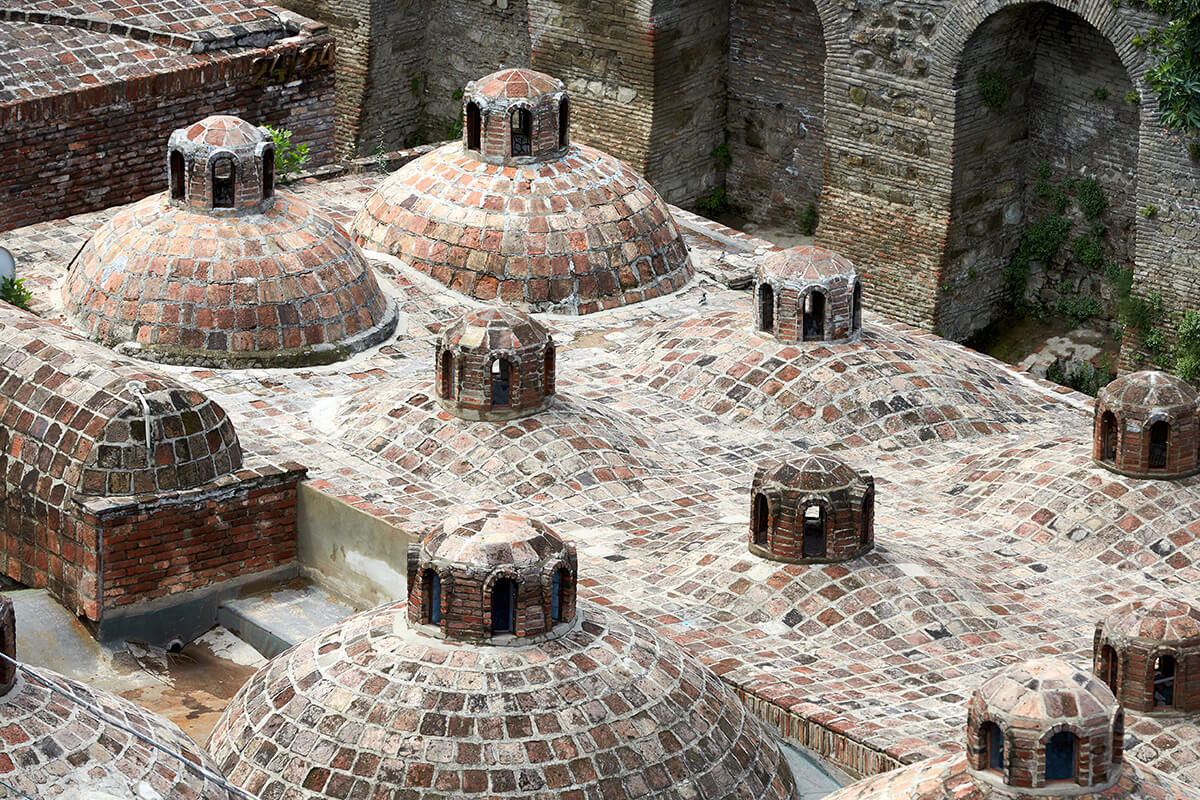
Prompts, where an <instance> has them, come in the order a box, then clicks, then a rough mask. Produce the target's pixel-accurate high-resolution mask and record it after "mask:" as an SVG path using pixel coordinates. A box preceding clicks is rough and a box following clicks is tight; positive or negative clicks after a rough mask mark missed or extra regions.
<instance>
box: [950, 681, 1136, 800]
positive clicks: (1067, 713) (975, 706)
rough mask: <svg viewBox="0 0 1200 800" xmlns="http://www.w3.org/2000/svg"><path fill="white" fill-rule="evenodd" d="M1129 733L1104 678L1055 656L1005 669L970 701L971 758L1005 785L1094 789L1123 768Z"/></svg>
mask: <svg viewBox="0 0 1200 800" xmlns="http://www.w3.org/2000/svg"><path fill="white" fill-rule="evenodd" d="M1124 731H1125V727H1124V716H1123V713H1122V711H1121V707H1120V706H1119V705H1118V704H1117V701H1116V698H1114V697H1113V694H1112V692H1111V691H1109V689H1108V687H1107V686H1105V685H1104V682H1103V681H1101V680H1100V679H1099V678H1098V677H1096V676H1095V675H1093V674H1092V673H1091V672H1089V671H1087V670H1084V669H1080V668H1079V667H1076V666H1074V665H1073V664H1069V663H1067V662H1065V661H1061V660H1059V659H1057V658H1039V659H1034V660H1032V661H1026V662H1023V663H1021V664H1016V665H1014V666H1010V667H1006V668H1004V669H1002V670H1001V671H1000V672H998V673H997V674H995V675H993V676H992V677H990V678H988V679H987V680H986V681H984V682H983V684H982V685H980V686H979V688H977V689H976V690H975V692H974V693H973V694H972V695H971V699H970V701H969V702H968V704H967V754H968V761H969V763H970V764H971V766H972V769H973V770H974V771H976V772H977V773H978V775H979V776H981V777H983V778H985V779H987V780H989V781H995V782H998V783H1000V784H1002V785H1005V786H1013V787H1021V788H1023V789H1040V788H1043V787H1046V786H1047V785H1051V786H1053V787H1054V788H1055V789H1056V790H1057V792H1058V793H1065V792H1070V793H1076V792H1077V791H1082V790H1087V789H1097V788H1099V787H1101V786H1103V785H1104V784H1106V783H1108V782H1110V781H1111V780H1113V779H1115V778H1116V776H1117V774H1118V773H1119V772H1120V765H1121V761H1122V753H1123V750H1124V746H1123V741H1124Z"/></svg>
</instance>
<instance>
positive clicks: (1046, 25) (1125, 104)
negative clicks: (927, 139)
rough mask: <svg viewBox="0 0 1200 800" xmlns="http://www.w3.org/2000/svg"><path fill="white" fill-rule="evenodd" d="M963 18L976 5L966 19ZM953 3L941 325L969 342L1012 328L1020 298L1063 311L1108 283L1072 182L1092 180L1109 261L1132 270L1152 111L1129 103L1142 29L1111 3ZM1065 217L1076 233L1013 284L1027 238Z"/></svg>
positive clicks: (948, 27)
mask: <svg viewBox="0 0 1200 800" xmlns="http://www.w3.org/2000/svg"><path fill="white" fill-rule="evenodd" d="M965 6H973V8H971V9H966V8H965ZM1065 6H1066V4H1065V3H1061V4H1060V3H1057V2H1034V3H1018V2H1013V3H1006V4H1004V5H1003V6H1002V7H999V8H997V6H996V5H995V4H957V5H956V6H954V7H953V8H952V9H951V10H950V13H949V15H948V17H947V19H946V20H945V21H944V22H943V23H942V24H941V25H940V26H939V29H940V30H941V31H943V32H944V33H943V34H942V35H941V37H940V38H939V39H938V40H937V43H936V46H935V53H936V56H935V59H934V62H935V63H934V67H933V70H932V72H933V74H934V75H935V76H936V77H937V78H939V79H940V80H944V81H945V83H946V85H948V86H952V87H953V98H954V99H953V103H954V117H953V118H954V144H953V149H952V151H951V152H952V153H953V162H952V165H951V173H952V174H951V176H950V177H951V180H950V186H951V193H950V209H949V226H948V228H947V231H946V240H945V247H944V251H943V254H942V259H941V267H940V273H941V274H940V275H939V276H938V285H939V286H940V287H943V288H944V289H945V290H944V291H939V292H938V297H937V301H936V302H937V306H938V307H937V311H936V318H937V324H938V327H939V328H940V329H941V330H942V331H943V332H944V333H945V334H946V335H948V336H949V337H951V338H956V339H963V338H966V337H967V336H969V335H970V334H971V333H973V332H975V331H977V330H979V329H981V328H983V327H985V326H986V325H988V324H990V323H995V322H1000V321H1002V320H1003V319H1004V317H1005V315H1006V313H1007V309H1008V305H1009V301H1010V299H1011V298H1023V299H1025V300H1027V301H1029V302H1037V301H1042V302H1046V303H1048V304H1050V305H1051V306H1053V305H1054V303H1055V301H1056V300H1057V296H1058V288H1057V287H1058V286H1059V285H1060V283H1062V282H1063V281H1067V282H1069V283H1070V284H1071V285H1072V286H1073V287H1074V286H1081V287H1082V288H1081V291H1083V292H1084V293H1087V294H1096V295H1098V294H1099V292H1100V289H1101V283H1102V282H1103V281H1104V277H1103V275H1102V274H1101V272H1102V271H1100V270H1096V269H1095V268H1094V266H1093V267H1087V266H1086V265H1083V264H1080V263H1078V261H1077V260H1076V259H1075V257H1074V255H1073V251H1072V243H1073V242H1074V240H1075V239H1076V238H1077V237H1079V236H1080V235H1081V234H1084V233H1087V232H1089V231H1090V229H1091V224H1092V222H1091V221H1090V220H1085V219H1084V217H1083V215H1081V214H1079V213H1078V211H1077V207H1078V204H1077V201H1076V200H1074V199H1073V198H1071V197H1070V195H1071V194H1072V193H1071V192H1070V191H1068V198H1069V200H1068V206H1067V210H1066V211H1065V212H1063V211H1062V210H1061V207H1060V205H1059V203H1060V201H1059V200H1058V199H1056V196H1055V194H1056V192H1055V191H1054V190H1056V189H1058V188H1059V187H1061V186H1062V185H1063V184H1064V182H1065V181H1067V180H1068V179H1080V178H1089V179H1095V180H1096V181H1097V182H1098V184H1099V185H1100V188H1101V189H1102V191H1103V193H1104V195H1105V198H1106V199H1107V201H1108V207H1107V209H1106V210H1105V212H1104V214H1103V216H1102V217H1101V220H1100V221H1101V222H1103V223H1104V225H1105V226H1106V229H1107V233H1106V234H1105V236H1104V237H1103V239H1102V240H1101V241H1102V245H1103V249H1104V251H1105V256H1106V257H1107V258H1109V259H1111V260H1115V261H1118V262H1121V263H1132V262H1133V259H1134V244H1135V242H1134V237H1135V230H1136V227H1137V213H1136V210H1137V207H1138V206H1137V190H1138V183H1137V171H1138V170H1137V164H1138V154H1139V149H1140V142H1141V139H1142V133H1141V132H1142V131H1143V130H1144V129H1145V127H1146V125H1145V122H1146V118H1147V117H1146V114H1147V107H1148V106H1151V105H1153V104H1151V103H1144V104H1142V106H1138V105H1134V104H1132V103H1130V102H1129V101H1128V100H1126V95H1127V94H1128V93H1129V92H1131V91H1133V90H1134V89H1135V88H1136V87H1139V86H1140V85H1141V84H1140V80H1139V79H1140V77H1141V75H1142V74H1144V71H1145V70H1144V66H1143V65H1142V63H1141V56H1140V55H1137V54H1135V53H1132V52H1130V51H1131V50H1135V48H1132V46H1131V45H1130V44H1129V41H1130V39H1131V38H1132V36H1133V31H1132V30H1131V29H1129V28H1128V26H1127V25H1125V24H1124V23H1122V22H1121V21H1120V20H1119V19H1118V18H1117V17H1116V16H1115V15H1114V13H1113V11H1112V9H1111V8H1109V7H1108V5H1107V3H1100V2H1095V0H1087V2H1085V3H1083V4H1081V5H1080V6H1079V7H1078V9H1068V8H1066V7H1065ZM1056 215H1061V216H1063V217H1065V218H1066V219H1067V220H1068V221H1071V222H1072V224H1071V226H1070V229H1069V231H1068V233H1067V236H1066V239H1065V240H1064V243H1063V245H1062V246H1061V247H1060V248H1059V249H1058V252H1057V254H1056V255H1055V256H1054V257H1053V258H1052V259H1050V260H1049V261H1048V263H1046V264H1042V263H1040V262H1037V261H1036V259H1035V263H1033V264H1032V268H1031V275H1030V278H1029V279H1028V280H1023V279H1020V278H1018V279H1017V280H1015V281H1014V280H1006V277H1005V271H1006V268H1007V267H1008V266H1009V264H1010V261H1011V260H1012V258H1013V255H1014V254H1015V253H1016V251H1017V249H1018V246H1019V244H1020V241H1021V237H1022V234H1023V233H1024V232H1025V231H1027V230H1029V229H1030V228H1031V227H1032V226H1033V225H1035V224H1037V223H1038V222H1039V221H1043V220H1046V219H1048V218H1050V217H1053V216H1056Z"/></svg>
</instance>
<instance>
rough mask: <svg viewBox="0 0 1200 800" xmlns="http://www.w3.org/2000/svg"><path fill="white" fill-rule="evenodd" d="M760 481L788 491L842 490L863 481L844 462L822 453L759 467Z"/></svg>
mask: <svg viewBox="0 0 1200 800" xmlns="http://www.w3.org/2000/svg"><path fill="white" fill-rule="evenodd" d="M759 480H760V481H761V482H762V483H763V484H768V483H770V484H775V485H777V486H780V487H782V488H787V489H800V490H804V491H827V490H830V489H841V488H844V487H846V486H850V485H851V484H853V483H856V482H858V481H861V480H862V477H861V476H860V475H859V474H858V473H857V472H856V471H855V470H854V469H853V468H852V467H851V466H850V465H849V464H847V463H846V462H845V461H842V460H841V459H840V458H837V457H835V456H831V455H828V454H823V453H807V454H805V455H803V456H799V457H797V458H789V459H787V460H785V461H780V462H779V463H777V464H775V465H773V466H768V467H763V468H760V470H759Z"/></svg>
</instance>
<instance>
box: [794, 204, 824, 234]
mask: <svg viewBox="0 0 1200 800" xmlns="http://www.w3.org/2000/svg"><path fill="white" fill-rule="evenodd" d="M798 217H799V219H798V220H797V221H798V222H799V223H800V232H801V233H803V234H804V235H805V236H812V235H813V234H814V233H816V232H817V222H818V221H819V219H818V217H817V205H816V203H809V204H808V205H806V206H805V207H804V208H803V209H801V211H800V214H799V215H798Z"/></svg>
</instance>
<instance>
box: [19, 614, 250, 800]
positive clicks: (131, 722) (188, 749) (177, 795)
mask: <svg viewBox="0 0 1200 800" xmlns="http://www.w3.org/2000/svg"><path fill="white" fill-rule="evenodd" d="M15 633H16V630H15V618H14V615H13V607H12V601H11V600H10V599H9V598H7V597H5V598H3V599H2V600H0V652H3V653H4V654H5V655H7V656H8V657H9V658H14V659H15V658H16V652H15V647H14V642H15ZM36 672H37V675H38V676H39V677H40V678H41V679H42V681H44V684H43V683H41V682H39V681H38V680H35V679H33V678H30V677H28V676H27V675H24V674H21V673H18V672H17V671H16V669H15V668H14V667H12V666H11V665H9V664H8V663H7V662H4V664H3V665H0V727H2V728H3V729H4V736H2V737H0V763H3V764H5V765H6V768H4V769H3V770H2V771H0V775H2V778H3V780H4V782H5V783H6V784H8V785H9V786H11V787H12V788H14V789H16V790H17V791H18V792H22V793H24V794H25V796H27V797H66V798H70V797H75V798H89V799H91V798H103V799H104V800H110V799H111V800H153V798H163V799H164V800H165V799H166V798H170V800H233V798H234V795H232V794H230V793H229V792H228V791H227V790H225V789H222V788H220V787H219V786H217V785H216V784H215V783H213V782H211V781H209V780H207V779H205V778H204V777H203V776H201V775H200V774H198V773H197V772H195V771H194V770H191V769H188V768H187V767H186V766H185V765H184V764H183V763H181V762H180V761H179V760H178V759H175V758H172V757H170V756H168V755H166V754H164V753H162V752H160V751H158V750H154V749H151V748H149V747H146V746H145V745H144V744H142V743H141V742H140V741H138V740H137V739H135V738H134V737H133V735H131V734H129V733H127V732H126V731H124V730H122V729H121V728H120V727H118V726H117V725H114V724H110V723H107V722H103V721H99V720H97V719H96V717H95V716H93V715H92V714H91V713H89V712H88V711H86V710H84V709H83V707H82V706H80V705H78V704H76V703H72V702H69V701H67V700H66V699H65V698H64V697H63V694H66V695H73V696H75V697H78V698H79V699H80V700H82V701H83V702H85V703H88V704H90V705H93V706H98V707H100V708H102V709H103V710H104V713H105V714H106V715H107V716H109V717H111V718H112V719H114V720H116V722H118V723H120V724H121V725H124V726H126V727H129V728H132V729H134V730H136V731H139V732H140V733H142V734H144V735H147V736H150V737H152V738H153V739H154V740H155V741H158V742H160V743H161V744H163V745H164V746H166V747H168V748H170V749H172V750H174V751H176V752H178V753H182V754H183V755H184V756H185V757H186V758H187V759H188V760H189V761H191V762H192V763H194V764H199V765H201V766H203V767H204V768H206V769H208V770H209V771H210V772H211V773H213V774H216V773H217V769H216V767H215V766H214V765H213V763H212V761H211V760H210V759H209V757H208V756H207V755H206V754H205V753H204V751H203V750H201V749H200V748H199V747H198V746H197V745H196V743H195V742H193V741H192V740H191V739H189V738H188V737H187V736H186V735H185V734H184V733H183V731H181V730H179V728H178V727H176V726H175V725H174V724H173V723H171V722H169V721H167V720H165V719H163V718H162V717H159V716H158V715H156V714H153V713H151V712H150V711H147V710H145V709H143V708H141V707H139V706H137V705H135V704H134V703H132V702H130V701H128V700H126V699H125V698H123V697H118V696H117V695H115V694H112V693H110V692H106V691H103V690H101V689H94V688H92V687H90V686H87V685H86V684H82V683H79V682H78V681H74V680H71V679H70V678H66V677H63V676H62V675H59V674H58V673H56V672H52V671H51V670H48V669H44V668H41V667H39V668H38V669H37V670H36ZM56 692H58V693H59V694H56ZM5 794H6V795H7V794H8V793H7V792H5Z"/></svg>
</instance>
